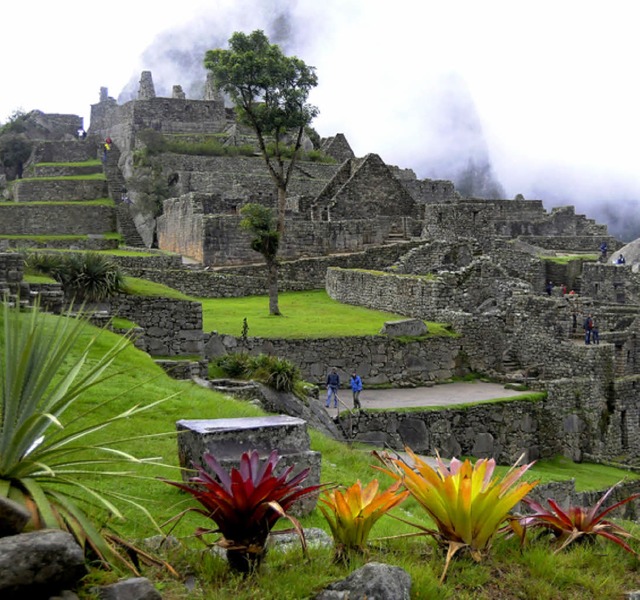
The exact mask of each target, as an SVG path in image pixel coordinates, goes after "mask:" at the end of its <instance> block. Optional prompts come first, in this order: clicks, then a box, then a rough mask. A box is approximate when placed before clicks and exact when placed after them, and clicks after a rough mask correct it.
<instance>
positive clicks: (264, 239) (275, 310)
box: [240, 203, 282, 315]
mask: <svg viewBox="0 0 640 600" xmlns="http://www.w3.org/2000/svg"><path fill="white" fill-rule="evenodd" d="M240 214H241V215H242V216H243V219H242V221H240V227H241V228H242V229H245V230H247V231H248V232H249V233H251V234H252V235H253V239H252V240H251V249H252V250H255V251H256V252H260V254H262V256H263V257H264V262H265V264H266V265H267V288H268V290H269V314H272V315H280V314H282V313H281V312H280V308H279V307H278V246H279V245H280V234H279V233H278V231H277V230H276V229H275V227H274V223H273V220H274V219H273V211H272V210H271V209H270V208H267V207H266V206H262V204H255V203H250V204H245V205H244V206H243V207H242V208H241V209H240Z"/></svg>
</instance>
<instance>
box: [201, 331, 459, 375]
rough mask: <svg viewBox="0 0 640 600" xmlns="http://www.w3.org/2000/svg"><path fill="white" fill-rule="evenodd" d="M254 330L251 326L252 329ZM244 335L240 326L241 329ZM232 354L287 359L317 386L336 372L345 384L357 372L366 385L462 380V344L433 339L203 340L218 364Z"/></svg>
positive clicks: (211, 337)
mask: <svg viewBox="0 0 640 600" xmlns="http://www.w3.org/2000/svg"><path fill="white" fill-rule="evenodd" d="M249 327H251V323H249ZM238 329H239V330H241V329H242V323H238ZM232 352H249V353H251V354H260V353H263V354H270V355H275V356H279V357H281V358H286V359H288V360H290V361H291V362H293V363H294V364H295V365H297V366H298V367H299V368H300V371H301V373H302V377H303V378H304V379H305V380H307V381H310V382H311V383H315V384H318V385H322V384H324V383H325V381H326V377H327V373H328V372H329V370H330V369H331V368H332V367H336V368H337V369H338V373H339V374H340V376H341V378H342V380H343V381H344V383H345V384H346V383H347V382H348V378H349V376H350V374H351V373H352V372H353V370H354V369H355V370H356V371H357V372H358V374H359V375H360V376H361V377H362V378H363V381H364V383H365V386H366V385H377V384H391V385H403V384H404V385H407V384H415V385H424V384H427V383H433V382H435V381H440V380H443V379H450V378H451V377H454V376H455V375H464V374H465V373H466V372H467V371H465V369H464V361H463V360H462V359H461V356H460V355H461V353H462V342H461V340H460V339H458V338H445V337H432V338H426V339H424V340H420V341H412V342H402V341H400V340H397V339H393V338H389V337H387V336H382V335H378V336H358V337H341V338H330V339H305V340H293V339H262V338H248V339H247V341H246V343H244V342H243V341H242V339H239V338H236V337H234V336H231V335H220V334H217V333H216V332H212V333H210V334H208V335H206V336H205V356H206V358H208V359H210V360H211V359H214V358H216V357H218V356H223V355H225V354H228V353H232Z"/></svg>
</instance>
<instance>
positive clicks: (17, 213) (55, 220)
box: [0, 202, 116, 235]
mask: <svg viewBox="0 0 640 600" xmlns="http://www.w3.org/2000/svg"><path fill="white" fill-rule="evenodd" d="M115 230H116V218H115V210H114V207H113V206H105V205H90V206H87V205H81V204H77V205H74V204H72V203H71V204H66V203H60V204H39V203H24V204H14V203H2V202H0V234H4V235H24V232H25V231H28V232H29V234H30V235H86V234H92V233H96V234H99V233H110V232H114V231H115Z"/></svg>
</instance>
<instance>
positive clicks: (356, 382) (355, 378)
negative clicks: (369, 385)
mask: <svg viewBox="0 0 640 600" xmlns="http://www.w3.org/2000/svg"><path fill="white" fill-rule="evenodd" d="M349 385H350V386H351V391H352V392H353V408H357V409H362V406H361V405H360V392H361V391H362V379H361V378H360V375H358V374H357V373H356V372H355V371H354V372H353V374H352V375H351V379H349Z"/></svg>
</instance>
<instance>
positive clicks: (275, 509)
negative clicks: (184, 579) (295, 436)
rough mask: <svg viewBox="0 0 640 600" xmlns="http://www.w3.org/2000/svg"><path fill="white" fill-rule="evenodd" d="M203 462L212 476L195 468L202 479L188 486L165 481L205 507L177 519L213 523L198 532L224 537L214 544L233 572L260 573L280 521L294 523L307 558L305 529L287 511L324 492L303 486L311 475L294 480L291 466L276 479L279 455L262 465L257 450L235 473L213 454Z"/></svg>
mask: <svg viewBox="0 0 640 600" xmlns="http://www.w3.org/2000/svg"><path fill="white" fill-rule="evenodd" d="M203 458H204V461H205V463H206V465H207V467H208V470H207V469H205V468H204V467H202V466H201V465H194V466H195V468H196V469H197V471H198V474H197V475H195V476H194V477H191V478H190V479H189V482H188V483H182V482H177V481H168V480H166V479H163V481H165V482H166V483H168V484H170V485H174V486H176V487H178V488H180V489H181V490H184V491H185V492H188V493H189V494H191V495H192V496H193V497H194V498H195V499H196V500H197V501H198V502H199V503H200V504H201V505H202V508H199V507H193V508H188V509H187V510H186V511H184V512H183V513H181V514H180V515H178V516H177V517H176V518H175V519H179V518H180V517H182V515H184V514H185V513H187V512H196V513H199V514H201V515H203V516H204V517H207V518H208V519H211V520H212V521H213V522H214V523H215V524H216V528H215V529H204V528H198V529H197V530H196V536H198V537H200V538H201V539H202V536H203V535H205V534H213V533H221V534H222V537H221V538H220V539H218V540H217V541H216V542H214V543H215V544H216V545H218V546H220V547H222V548H224V549H226V552H227V559H228V562H229V566H230V567H231V569H232V570H234V571H236V572H239V573H242V574H243V575H248V574H251V573H253V572H255V571H256V570H257V569H258V568H259V566H260V564H261V563H262V560H263V558H264V555H265V552H266V544H267V538H268V537H269V533H270V532H271V530H272V529H273V527H274V525H275V524H276V523H277V522H278V520H279V519H280V518H281V517H284V518H286V519H288V520H289V521H290V522H291V523H292V525H293V528H294V530H295V531H296V532H297V533H298V536H299V537H300V541H301V543H302V549H303V552H305V553H306V543H305V539H304V532H303V531H302V527H301V526H300V523H299V522H298V520H297V519H295V518H294V517H293V516H292V515H290V514H288V513H287V510H289V509H290V508H291V506H292V505H293V504H294V503H295V502H296V501H298V500H300V499H302V498H304V497H305V496H308V495H309V494H312V493H314V492H317V491H318V490H319V489H320V488H321V487H322V485H311V486H308V487H302V486H301V485H300V484H301V483H302V482H303V481H304V480H305V479H306V478H307V476H308V475H309V471H310V469H308V468H307V469H303V470H302V471H300V473H298V474H297V475H295V476H293V477H290V474H291V472H292V470H293V466H289V467H287V468H286V469H284V470H283V471H282V473H280V474H279V475H276V473H275V470H276V467H277V465H278V462H279V461H280V459H281V457H280V456H278V452H277V451H276V450H273V451H272V452H271V454H270V455H269V457H268V458H267V459H266V461H264V462H263V463H262V464H261V461H260V457H259V454H258V452H257V451H256V450H253V451H252V452H245V453H243V454H242V456H241V458H240V468H239V469H236V468H235V467H232V468H231V471H230V472H227V471H226V470H225V469H224V468H223V467H222V466H221V465H220V463H219V462H218V461H217V460H216V458H215V457H214V456H213V455H212V454H210V453H205V454H204V456H203Z"/></svg>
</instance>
